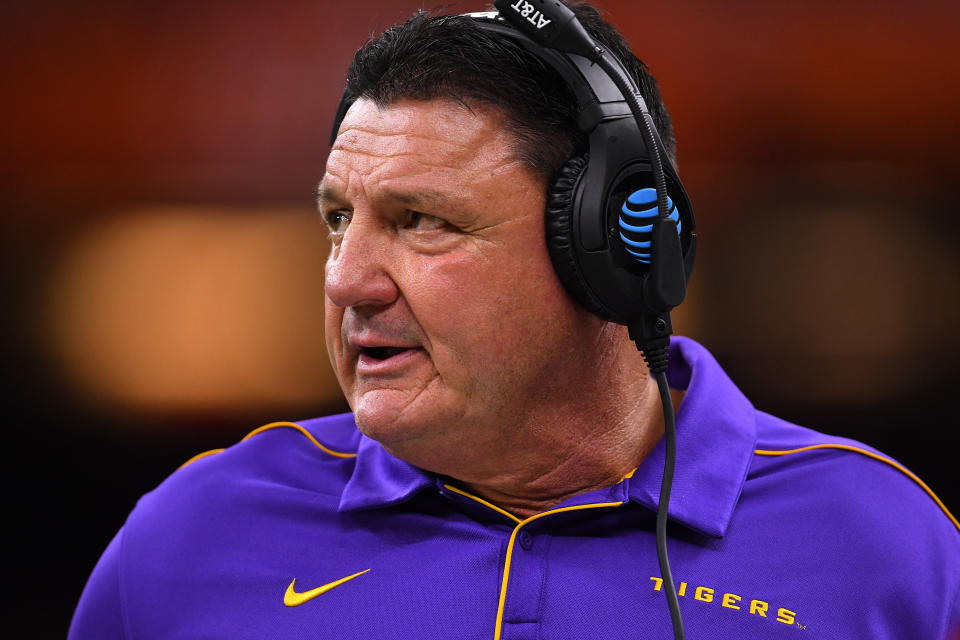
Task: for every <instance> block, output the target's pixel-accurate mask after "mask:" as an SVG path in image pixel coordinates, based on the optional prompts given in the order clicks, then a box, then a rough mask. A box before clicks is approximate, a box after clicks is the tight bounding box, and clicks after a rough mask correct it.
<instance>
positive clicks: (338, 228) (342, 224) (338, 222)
mask: <svg viewBox="0 0 960 640" xmlns="http://www.w3.org/2000/svg"><path fill="white" fill-rule="evenodd" d="M326 222H327V227H329V228H330V233H337V234H340V233H343V232H344V231H346V230H347V225H349V224H350V213H349V212H347V211H331V212H330V213H328V214H327V215H326Z"/></svg>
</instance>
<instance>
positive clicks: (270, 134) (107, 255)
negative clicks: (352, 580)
mask: <svg viewBox="0 0 960 640" xmlns="http://www.w3.org/2000/svg"><path fill="white" fill-rule="evenodd" d="M597 4H598V5H599V6H600V7H602V8H603V9H604V10H605V12H606V14H607V17H608V18H610V19H611V20H612V21H613V22H614V23H615V24H617V25H618V26H619V27H620V28H621V29H622V30H623V31H624V32H625V34H626V35H627V37H628V39H629V40H630V42H631V43H632V45H633V47H634V49H635V50H636V51H637V53H638V54H639V55H640V56H641V57H642V58H643V59H644V60H645V61H646V62H647V63H648V65H649V66H650V67H651V69H652V70H653V72H654V74H655V75H656V76H657V77H658V78H659V80H660V84H661V88H662V91H663V94H664V96H665V99H666V101H667V103H668V105H669V107H670V109H671V111H672V114H673V117H674V120H675V123H676V129H677V138H678V140H679V155H680V172H681V175H682V176H683V177H684V181H685V184H686V186H687V189H688V191H689V193H690V196H691V198H692V201H693V203H694V207H695V209H696V213H697V220H698V227H699V231H700V234H701V247H702V250H701V254H700V257H699V261H698V268H697V272H696V274H695V276H694V279H693V283H692V291H691V294H690V298H689V301H688V302H687V303H686V305H685V306H684V307H683V308H682V310H681V311H680V312H678V313H677V317H676V318H675V322H676V324H677V326H678V330H679V332H681V333H685V334H687V335H690V336H692V337H694V338H696V339H698V340H700V341H701V342H703V343H704V344H706V345H707V346H708V347H709V348H711V349H712V350H713V352H714V354H715V355H716V356H717V357H718V359H719V360H720V362H721V364H723V365H724V366H725V367H726V368H727V370H728V371H729V373H730V374H731V376H732V377H733V379H734V380H735V381H736V382H737V383H738V384H739V385H740V386H741V388H742V389H743V390H744V391H745V392H746V393H747V395H748V396H749V397H750V398H751V399H752V400H753V402H754V404H755V405H756V406H757V407H758V408H761V409H763V410H766V411H769V412H772V413H775V414H778V415H780V416H782V417H785V418H787V419H790V420H792V421H795V422H799V423H802V424H805V425H807V426H811V427H814V428H816V429H819V430H822V431H826V432H829V433H833V434H839V435H844V436H850V437H854V438H858V439H861V440H863V441H865V442H867V443H869V444H871V445H873V446H875V447H878V448H880V449H882V450H884V451H886V452H888V453H889V454H890V455H892V456H894V457H896V458H898V459H899V460H900V461H902V462H903V463H904V464H906V465H907V466H909V467H910V468H911V469H913V470H914V471H915V472H917V473H918V474H919V475H920V476H921V477H923V478H924V479H925V480H926V481H927V482H928V483H929V484H930V485H931V486H932V488H933V489H934V490H935V491H936V492H937V493H938V494H939V495H940V496H941V497H942V498H943V499H944V501H945V502H946V503H947V505H948V506H949V507H951V508H952V509H953V510H954V511H956V510H958V509H960V486H958V483H957V482H956V471H955V464H956V462H955V457H956V456H955V449H954V448H952V446H951V445H952V440H951V436H952V435H953V432H954V431H955V429H956V426H957V419H956V418H955V417H954V416H953V414H952V411H951V410H950V408H949V404H948V403H947V404H945V403H944V398H949V397H951V395H952V393H953V392H954V389H953V387H954V385H955V383H956V381H957V378H958V375H957V374H958V372H960V364H958V356H960V338H958V335H957V327H958V325H960V303H958V296H957V282H958V275H960V251H958V248H960V242H958V240H957V236H956V232H957V230H958V229H960V225H958V224H957V222H956V214H957V211H958V208H960V155H958V154H957V149H958V147H960V118H958V117H957V113H960V45H958V44H957V38H956V27H955V26H956V25H957V24H958V18H960V5H957V4H956V3H952V2H945V1H943V2H938V1H927V2H920V3H912V4H910V5H909V6H908V3H904V2H894V1H892V0H879V1H877V2H871V3H869V4H868V3H864V2H862V1H860V0H830V1H827V0H822V1H821V0H812V1H806V2H799V1H798V2H784V3H770V2H764V1H761V0H737V1H734V2H716V1H714V2H706V1H696V0H692V1H689V2H683V3H666V2H659V3H641V2H635V1H633V0H622V1H618V0H597ZM420 6H421V4H420V3H418V2H416V1H413V0H410V1H408V0H365V1H364V2H362V3H346V2H332V1H329V0H310V1H305V0H287V1H286V2H283V3H268V2H227V1H225V0H209V1H207V2H200V3H197V2H186V1H182V0H173V1H170V2H164V3H157V2H146V1H143V0H124V1H122V2H121V1H110V0H100V1H97V2H85V3H78V2H68V1H66V0H45V1H44V2H32V1H30V2H28V1H25V0H13V1H10V0H7V2H5V3H3V5H2V8H0V32H2V37H0V151H2V153H0V213H2V217H0V224H2V247H3V251H2V254H0V255H2V257H0V260H2V262H3V264H2V274H3V275H2V278H0V292H2V296H3V302H4V303H5V305H4V308H5V310H6V311H5V312H4V314H3V320H2V322H3V323H4V325H5V326H4V327H3V329H4V330H3V336H4V338H5V340H4V343H3V346H2V348H3V354H4V370H5V374H6V375H5V380H4V382H5V393H4V397H5V398H6V401H7V407H6V410H5V417H6V420H5V427H6V432H5V434H4V442H5V446H4V457H5V465H4V472H5V474H6V475H7V482H6V486H7V495H8V498H7V501H8V503H12V510H8V513H7V517H6V521H7V523H8V526H7V529H8V534H12V535H13V536H14V541H13V542H12V543H10V546H9V547H8V553H7V557H8V561H7V563H8V567H9V570H8V575H10V576H11V577H13V578H14V579H12V580H7V581H5V583H6V585H5V587H4V588H5V589H8V590H9V591H10V593H8V594H6V596H7V597H6V599H5V602H6V603H7V604H8V605H9V608H10V611H11V612H13V615H12V616H10V615H7V616H4V620H3V622H2V623H0V624H2V625H3V626H2V628H0V632H2V633H0V634H2V635H3V636H4V637H31V638H62V637H63V636H64V634H65V632H66V628H67V625H68V623H69V619H70V616H71V613H72V610H73V606H74V604H75V602H76V600H77V598H78V597H79V594H80V591H81V589H82V587H83V584H84V582H85V580H86V577H87V575H88V574H89V572H90V570H91V569H92V567H93V565H94V563H95V562H96V560H97V558H98V557H99V554H100V553H101V552H102V550H103V548H104V547H105V546H106V544H107V542H108V541H109V539H110V538H111V536H112V535H113V533H114V532H115V531H116V530H117V529H118V528H119V527H120V525H121V524H122V523H123V521H124V519H125V517H126V514H127V513H128V511H129V510H130V509H131V508H132V507H133V506H134V504H135V502H136V500H137V498H138V497H139V496H140V495H141V494H143V493H144V492H146V491H149V490H150V489H151V488H153V487H154V486H156V484H157V483H159V482H160V481H161V480H162V479H163V478H164V477H165V476H166V475H168V474H169V473H170V472H172V471H173V470H174V469H175V468H176V467H177V466H178V465H179V464H180V463H182V462H183V461H185V460H186V459H187V458H189V457H190V456H192V455H193V454H195V453H198V452H200V451H204V450H207V449H210V448H214V447H221V446H227V445H229V444H230V443H233V442H235V441H236V440H238V439H239V438H241V437H242V436H243V435H244V434H245V433H246V432H248V431H249V430H251V429H253V428H255V427H257V426H259V425H260V424H262V423H265V422H269V421H273V420H291V419H300V418H306V417H310V416H315V415H319V414H323V413H329V412H334V411H341V410H345V408H346V406H345V403H344V401H343V399H342V397H341V395H340V392H339V389H338V388H337V386H336V383H335V381H334V379H333V375H332V373H331V371H330V369H329V364H328V361H327V358H326V353H325V347H324V341H323V324H322V311H323V266H322V265H323V260H324V258H325V253H326V244H327V243H326V238H325V233H324V231H323V229H322V228H321V225H320V222H319V220H318V217H317V215H316V213H315V210H314V204H313V196H312V189H313V187H314V186H315V183H316V182H317V180H318V179H319V178H320V176H321V174H322V171H323V164H324V160H325V157H326V153H327V150H328V145H327V135H328V128H329V126H330V122H331V119H332V116H333V111H334V107H335V105H336V102H337V100H338V98H339V95H340V91H341V86H342V81H343V74H344V71H345V69H346V66H347V64H348V62H349V60H350V58H351V56H352V52H353V50H354V49H355V48H356V47H357V46H359V44H360V43H361V42H362V41H363V40H364V39H365V38H367V37H368V36H369V34H370V33H372V32H379V31H381V30H382V29H383V28H385V27H386V26H389V25H390V24H393V23H394V22H397V21H399V20H402V19H403V18H405V17H407V16H408V15H409V14H410V13H411V12H412V11H413V10H415V9H417V8H419V7H420ZM426 6H427V7H428V8H429V7H431V6H435V5H430V4H427V5H426ZM445 6H447V7H448V8H449V9H450V10H451V11H464V10H476V9H478V8H482V5H481V4H479V3H477V4H475V3H466V2H452V3H448V4H447V5H445ZM8 537H9V536H8ZM38 594H42V595H38ZM15 634H16V635H15Z"/></svg>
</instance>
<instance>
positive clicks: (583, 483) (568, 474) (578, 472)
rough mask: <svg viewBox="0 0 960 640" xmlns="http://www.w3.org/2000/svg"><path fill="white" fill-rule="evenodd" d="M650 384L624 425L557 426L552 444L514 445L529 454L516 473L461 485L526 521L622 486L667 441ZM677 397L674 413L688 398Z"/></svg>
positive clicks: (601, 421) (600, 421)
mask: <svg viewBox="0 0 960 640" xmlns="http://www.w3.org/2000/svg"><path fill="white" fill-rule="evenodd" d="M647 380H649V384H648V385H647V387H646V389H645V392H644V393H643V395H642V396H640V397H638V398H637V402H636V404H635V405H634V406H633V407H630V410H629V411H627V412H626V413H625V415H623V416H622V417H621V418H620V419H618V420H615V421H611V420H610V419H609V417H608V416H604V415H602V414H600V415H597V416H594V419H593V422H592V424H589V425H588V426H587V427H586V428H584V427H580V428H572V429H571V428H570V425H564V427H562V428H561V429H557V428H556V425H554V426H553V428H552V429H550V432H551V433H550V437H549V441H543V440H542V439H541V440H540V441H539V442H529V443H519V442H514V443H512V445H513V447H512V450H513V451H514V452H525V453H523V459H522V460H520V461H517V464H516V465H515V466H514V467H513V469H512V470H511V471H508V470H507V469H506V468H505V467H501V468H500V469H499V472H492V473H489V474H488V475H487V476H486V477H483V478H476V479H475V480H473V481H468V480H462V481H461V482H460V484H461V485H462V487H463V488H464V490H466V491H468V492H469V493H472V494H473V495H476V496H477V497H480V498H483V499H484V500H486V501H488V502H491V503H492V504H495V505H497V506H498V507H500V508H502V509H504V510H505V511H508V512H510V513H511V514H513V515H515V516H517V517H518V518H521V519H524V518H529V517H530V516H533V515H536V514H538V513H542V512H544V511H548V510H550V509H551V508H553V507H555V506H556V505H558V504H560V503H562V502H564V501H565V500H567V499H569V498H571V497H573V496H576V495H580V494H583V493H588V492H590V491H594V490H598V489H602V488H605V487H609V486H612V485H614V484H616V483H618V482H620V481H621V480H623V479H624V477H625V476H626V475H628V474H629V473H630V472H632V471H633V470H634V469H636V468H637V467H638V466H640V464H641V463H642V462H643V460H644V459H646V457H647V455H649V453H650V451H651V450H652V449H653V448H654V446H655V445H656V443H657V442H658V441H659V440H660V438H661V437H662V436H663V430H664V423H663V412H662V407H661V405H660V398H659V393H658V391H657V386H656V382H655V381H653V379H650V378H647ZM671 394H672V396H673V402H674V407H677V406H679V403H680V401H681V399H682V397H683V393H682V392H680V391H672V392H671ZM605 418H606V419H605ZM545 431H546V430H534V433H538V432H539V433H544V432H545ZM534 440H537V438H534ZM562 443H566V445H567V446H566V447H563V446H562ZM534 452H535V453H534ZM516 458H517V456H516V455H514V456H511V455H510V453H509V452H505V453H504V454H503V455H502V457H500V458H499V459H500V460H502V461H504V462H508V461H511V460H516Z"/></svg>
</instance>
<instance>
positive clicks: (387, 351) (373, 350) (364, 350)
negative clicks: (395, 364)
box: [359, 347, 415, 360]
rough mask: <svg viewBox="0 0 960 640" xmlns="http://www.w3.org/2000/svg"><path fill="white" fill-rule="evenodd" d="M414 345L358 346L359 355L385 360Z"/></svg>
mask: <svg viewBox="0 0 960 640" xmlns="http://www.w3.org/2000/svg"><path fill="white" fill-rule="evenodd" d="M414 348H415V347H360V349H359V351H360V355H362V356H367V357H368V358H370V359H372V360H387V359H389V358H392V357H394V356H397V355H400V354H401V353H403V352H404V351H411V350H412V349H414Z"/></svg>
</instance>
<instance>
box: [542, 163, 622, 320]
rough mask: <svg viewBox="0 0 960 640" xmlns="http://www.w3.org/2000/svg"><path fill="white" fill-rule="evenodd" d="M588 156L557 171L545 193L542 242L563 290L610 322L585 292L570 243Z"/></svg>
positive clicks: (606, 314) (593, 299)
mask: <svg viewBox="0 0 960 640" xmlns="http://www.w3.org/2000/svg"><path fill="white" fill-rule="evenodd" d="M589 159H590V158H589V155H588V154H584V155H582V156H574V157H572V158H570V159H569V160H567V162H566V163H565V164H564V165H563V166H562V167H561V168H560V171H559V172H558V173H557V179H556V180H555V181H554V183H553V186H552V187H551V188H550V189H549V190H548V191H547V207H546V216H545V220H546V239H547V251H549V253H550V260H551V261H552V262H553V269H554V271H556V272H557V277H559V278H560V282H562V283H563V286H564V287H565V288H566V290H567V291H568V292H569V293H570V295H572V296H573V297H574V299H575V300H576V301H577V302H579V303H580V304H581V305H583V306H584V307H585V308H586V309H587V310H588V311H590V312H591V313H594V314H596V315H598V316H600V317H601V318H603V319H605V320H610V319H611V317H612V316H611V314H610V313H609V312H608V311H606V309H605V308H604V307H603V305H602V304H601V303H600V301H599V300H597V298H596V297H595V296H594V295H593V294H591V293H590V290H589V289H588V288H587V285H586V282H585V281H584V279H583V275H582V274H581V273H580V267H579V266H578V263H577V260H576V248H575V244H574V240H573V207H574V204H575V203H576V194H577V187H578V186H579V183H580V177H581V176H582V175H583V172H584V170H585V169H586V167H587V163H588V161H589Z"/></svg>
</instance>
